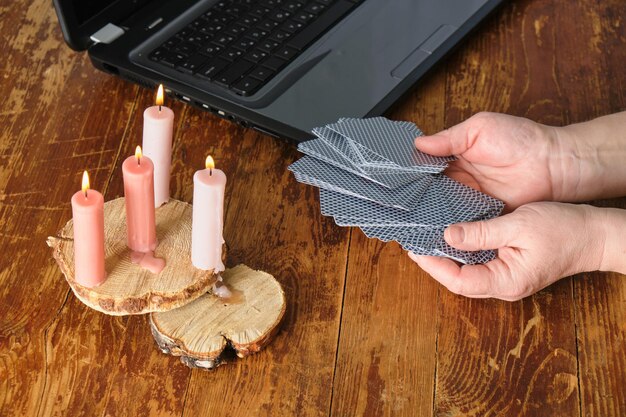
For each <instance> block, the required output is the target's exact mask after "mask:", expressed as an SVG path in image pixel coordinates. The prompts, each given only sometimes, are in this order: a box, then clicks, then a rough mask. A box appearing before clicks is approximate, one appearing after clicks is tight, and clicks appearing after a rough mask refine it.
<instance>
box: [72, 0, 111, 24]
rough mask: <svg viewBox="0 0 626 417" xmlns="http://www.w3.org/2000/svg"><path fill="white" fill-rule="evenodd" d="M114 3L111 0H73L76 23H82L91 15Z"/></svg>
mask: <svg viewBox="0 0 626 417" xmlns="http://www.w3.org/2000/svg"><path fill="white" fill-rule="evenodd" d="M111 3H114V1H113V0H82V1H81V0H73V1H72V4H73V7H74V15H75V16H76V23H78V24H79V25H82V24H83V23H85V22H86V21H88V20H89V19H91V18H92V17H94V16H96V15H97V14H99V13H100V12H102V11H103V10H104V9H106V8H107V7H108V6H110V5H111Z"/></svg>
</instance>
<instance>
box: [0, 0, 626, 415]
mask: <svg viewBox="0 0 626 417" xmlns="http://www.w3.org/2000/svg"><path fill="white" fill-rule="evenodd" d="M0 16H1V18H0V34H1V36H2V42H1V44H0V51H1V53H2V61H1V63H0V68H1V72H0V80H1V81H0V94H1V97H2V100H1V101H0V251H1V253H2V254H3V256H2V257H0V415H1V416H49V415H68V416H81V415H84V416H93V415H95V416H125V415H128V416H203V415H207V416H208V415H211V416H330V415H332V416H338V417H344V416H356V415H364V416H383V415H385V416H467V415H469V416H495V415H502V416H541V415H546V416H581V417H582V416H585V417H586V416H624V415H626V389H625V388H624V386H625V385H626V324H625V323H626V280H625V279H624V278H625V277H624V276H622V275H619V274H610V273H589V274H582V275H580V276H576V277H573V278H567V279H564V280H561V281H559V282H558V283H557V284H555V285H553V286H551V287H549V288H547V289H545V290H543V291H541V292H540V293H538V294H536V295H534V296H532V297H529V298H526V299H524V300H522V301H520V302H515V303H507V302H500V301H494V300H470V299H466V298H463V297H459V296H456V295H453V294H451V293H449V292H448V291H447V290H446V289H445V288H443V287H441V286H439V285H438V284H437V283H436V282H435V281H433V280H432V279H431V278H430V277H429V276H428V275H426V274H425V273H424V272H422V271H421V270H420V269H419V268H418V267H417V266H416V265H415V264H414V263H413V262H411V261H410V260H409V259H408V257H407V256H406V253H404V252H403V251H402V250H401V248H400V247H399V246H398V245H396V244H393V243H392V244H383V243H381V242H379V241H375V240H370V239H367V238H366V237H365V236H364V235H363V234H362V233H361V232H360V231H359V230H358V229H354V230H351V229H347V228H340V227H337V226H335V225H334V223H333V222H332V221H331V220H329V219H328V218H324V217H322V216H321V215H320V212H319V199H318V195H317V193H316V190H315V189H314V188H313V187H309V186H305V185H302V184H299V183H297V182H296V181H295V180H294V179H293V177H292V175H290V173H289V172H288V171H287V170H286V167H287V166H288V165H289V164H290V163H291V162H293V161H294V160H295V159H297V158H298V157H299V154H298V152H297V151H296V149H295V147H294V146H293V145H291V144H288V143H286V142H282V141H279V140H276V139H273V138H270V137H267V136H264V135H261V134H258V133H256V132H254V131H250V130H245V129H243V128H241V127H238V126H236V125H234V124H231V123H229V122H227V121H223V120H220V119H218V118H217V117H215V116H212V115H209V114H207V113H203V112H201V111H199V110H197V109H194V108H191V107H189V106H186V105H183V104H181V103H173V102H171V101H170V102H169V103H168V104H169V105H170V107H172V108H173V110H174V112H175V113H176V120H175V132H174V134H175V141H174V149H173V165H172V172H173V178H172V196H173V198H176V199H178V200H181V201H185V202H190V201H191V197H192V191H193V188H192V174H193V172H194V171H195V170H197V169H198V168H199V167H202V166H203V163H204V158H205V157H206V155H207V154H208V153H210V154H212V155H213V156H214V158H215V160H216V164H217V166H218V167H219V168H221V169H223V170H224V171H225V172H226V173H227V175H228V185H227V192H226V218H225V238H226V240H227V242H228V244H229V246H230V252H229V258H230V259H229V265H228V266H234V265H237V264H239V263H244V264H246V265H248V266H250V267H252V268H254V269H259V270H263V271H267V272H268V273H270V274H272V275H273V276H274V277H276V278H277V280H278V281H279V282H280V283H281V285H282V286H283V288H284V290H285V295H286V299H287V309H286V313H285V318H284V324H283V327H282V330H281V331H280V332H279V334H278V335H277V336H276V338H275V339H274V341H273V342H272V343H271V344H270V345H269V346H268V347H267V348H266V349H265V350H264V351H263V352H261V353H259V354H257V355H252V356H250V357H247V358H245V359H237V358H233V359H232V361H231V362H230V363H229V364H227V365H224V366H222V367H220V368H218V369H217V370H216V371H211V372H206V371H202V370H191V369H189V368H187V367H186V366H184V365H183V364H181V363H180V362H179V361H178V360H177V359H176V358H173V357H170V356H167V355H164V354H162V353H161V352H160V351H159V350H158V349H157V347H156V346H155V344H154V341H153V339H152V336H151V334H150V326H149V322H148V318H147V317H146V316H131V317H111V316H106V315H103V314H100V313H98V312H96V311H93V310H91V309H89V308H87V307H86V306H84V305H83V304H82V303H81V302H80V301H78V300H77V299H76V298H75V297H74V295H73V294H72V293H71V291H70V289H69V288H68V286H67V283H66V282H65V280H64V279H63V277H62V275H61V273H60V271H59V270H58V268H57V266H56V264H55V262H54V260H53V259H52V257H51V256H50V252H49V249H48V248H47V247H46V237H47V236H49V235H53V234H54V233H56V232H57V231H58V230H59V229H61V227H62V226H63V225H64V224H65V222H66V221H67V220H68V219H69V218H70V216H71V209H70V204H69V200H70V197H71V195H72V193H73V192H75V191H76V190H77V189H78V187H79V184H80V176H81V173H82V171H83V169H85V168H88V169H89V172H90V175H91V180H92V186H93V188H95V189H99V190H100V191H101V192H103V194H104V196H105V199H107V200H111V199H114V198H117V197H120V196H121V195H122V194H123V185H122V175H121V163H122V161H123V160H124V158H125V157H126V156H128V155H131V154H132V153H133V150H134V148H135V146H136V145H137V144H138V143H139V142H140V140H141V130H142V111H143V109H144V108H145V107H147V106H148V105H150V104H152V100H153V92H152V91H146V90H143V89H140V88H138V87H136V86H135V85H131V84H129V83H127V82H124V81H121V80H119V79H115V78H113V77H110V76H108V75H105V74H103V73H100V72H98V71H96V70H95V69H94V68H93V67H92V66H91V64H90V63H89V60H88V57H87V56H86V55H85V54H78V53H75V52H73V51H71V50H70V49H69V48H68V47H66V45H65V44H64V43H63V40H62V37H61V33H60V29H59V27H58V24H57V21H56V17H55V15H54V11H53V8H52V5H51V2H50V1H49V0H33V1H31V2H10V1H8V0H3V1H0ZM625 63H626V3H625V2H624V1H623V0H602V1H601V0H593V1H592V0H520V1H510V2H507V3H506V4H505V5H504V6H503V7H502V8H501V9H500V10H499V11H497V12H496V13H495V14H494V15H493V16H492V17H490V18H489V19H488V20H487V21H486V22H485V24H484V25H481V27H480V28H479V29H478V30H477V31H476V32H475V33H473V34H472V35H471V36H470V37H469V38H468V40H467V42H465V43H464V44H463V45H462V46H461V47H460V48H458V49H457V51H456V52H454V53H453V54H452V55H451V56H450V57H449V58H448V59H446V60H445V61H443V62H442V63H441V64H440V65H438V66H437V68H436V69H435V70H434V71H433V72H432V73H431V74H430V75H429V76H428V77H427V78H425V79H424V80H423V82H421V83H420V84H419V85H418V86H416V87H415V88H414V89H413V90H412V91H411V92H410V93H409V94H408V95H407V97H406V98H404V99H403V100H401V101H400V102H399V103H398V104H397V105H396V106H395V107H394V108H393V109H392V110H391V111H390V112H389V116H390V117H392V118H394V119H404V120H413V121H415V122H416V123H417V124H418V125H419V126H420V127H422V129H423V130H424V131H426V132H427V133H433V132H436V131H438V130H440V129H443V128H445V127H448V126H451V125H453V124H455V123H458V122H460V121H462V120H463V119H465V118H467V117H469V116H470V115H472V114H473V113H475V112H478V111H482V110H489V111H500V112H506V113H510V114H514V115H519V116H525V117H529V118H531V119H534V120H537V121H540V122H544V123H549V124H554V125H563V124H568V123H573V122H578V121H583V120H587V119H590V118H593V117H595V116H599V115H602V114H607V113H611V112H616V111H620V110H624V109H626V70H625V67H624V64H625ZM598 204H606V205H612V206H616V207H622V208H626V200H625V199H619V200H613V201H603V202H598Z"/></svg>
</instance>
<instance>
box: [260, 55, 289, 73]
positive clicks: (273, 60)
mask: <svg viewBox="0 0 626 417" xmlns="http://www.w3.org/2000/svg"><path fill="white" fill-rule="evenodd" d="M261 65H263V66H264V67H267V68H269V69H271V70H272V71H274V72H278V70H280V69H281V68H283V67H284V66H285V65H287V61H285V60H284V59H280V58H277V57H275V56H271V57H269V58H268V59H266V60H265V61H263V62H262V64H261Z"/></svg>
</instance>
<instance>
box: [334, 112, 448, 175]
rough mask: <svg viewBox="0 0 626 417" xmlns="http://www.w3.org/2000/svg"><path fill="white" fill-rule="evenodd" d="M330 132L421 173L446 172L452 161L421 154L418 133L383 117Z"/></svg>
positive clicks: (336, 126) (336, 125) (353, 122)
mask: <svg viewBox="0 0 626 417" xmlns="http://www.w3.org/2000/svg"><path fill="white" fill-rule="evenodd" d="M327 128H329V129H331V130H333V131H335V132H337V133H339V134H341V135H343V136H344V137H346V138H348V139H351V140H353V141H355V142H357V143H359V144H361V145H363V146H364V147H366V148H369V149H370V150H371V151H373V152H375V153H377V154H378V155H380V156H382V157H384V158H386V159H387V160H389V161H391V162H394V163H395V164H397V165H399V166H401V167H405V168H407V167H410V168H413V169H415V170H416V171H418V172H430V173H437V172H441V171H443V170H444V169H445V168H446V167H447V165H448V161H450V160H453V159H454V158H451V157H437V156H432V155H427V154H424V153H422V152H420V151H418V150H417V149H416V148H415V145H414V139H415V137H416V135H415V133H413V132H411V131H409V130H408V129H407V128H406V127H403V126H401V125H398V124H397V123H393V122H392V121H390V120H387V119H385V118H382V117H375V118H371V119H362V120H356V119H352V120H344V121H343V122H341V123H334V124H330V125H328V126H327Z"/></svg>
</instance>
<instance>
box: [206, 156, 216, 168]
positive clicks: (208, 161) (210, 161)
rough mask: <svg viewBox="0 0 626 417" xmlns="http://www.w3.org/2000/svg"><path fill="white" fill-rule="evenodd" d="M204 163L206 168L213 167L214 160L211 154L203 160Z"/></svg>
mask: <svg viewBox="0 0 626 417" xmlns="http://www.w3.org/2000/svg"><path fill="white" fill-rule="evenodd" d="M204 165H205V166H206V169H213V168H215V161H214V160H213V157H212V156H211V155H209V156H207V157H206V161H205V162H204Z"/></svg>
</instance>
